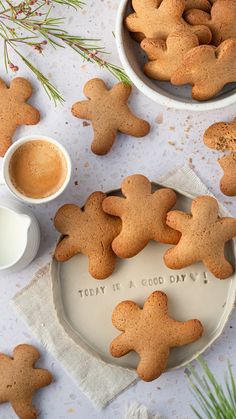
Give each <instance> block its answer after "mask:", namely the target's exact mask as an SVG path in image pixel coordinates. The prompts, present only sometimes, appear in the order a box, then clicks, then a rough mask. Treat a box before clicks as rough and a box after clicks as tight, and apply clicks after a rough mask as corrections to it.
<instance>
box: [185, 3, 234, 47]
mask: <svg viewBox="0 0 236 419" xmlns="http://www.w3.org/2000/svg"><path fill="white" fill-rule="evenodd" d="M184 17H185V19H186V20H187V22H188V23H190V24H191V25H205V26H207V27H208V28H209V29H210V30H211V33H212V43H213V44H214V45H219V44H220V43H221V42H223V41H225V40H226V39H229V38H236V25H235V22H236V0H217V1H216V2H215V3H214V4H213V6H212V8H211V11H210V14H209V13H207V12H205V11H203V10H197V9H192V10H188V11H187V12H186V13H185V15H184Z"/></svg>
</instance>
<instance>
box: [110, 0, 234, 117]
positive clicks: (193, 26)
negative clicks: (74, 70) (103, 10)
mask: <svg viewBox="0 0 236 419" xmlns="http://www.w3.org/2000/svg"><path fill="white" fill-rule="evenodd" d="M235 18H236V0H216V1H213V0H132V1H130V0H121V2H120V6H119V9H118V12H117V21H116V43H117V49H118V53H119V57H120V60H121V62H122V65H123V67H124V69H125V71H126V73H127V75H128V76H129V78H130V80H131V81H132V82H133V83H134V85H135V86H136V87H137V88H138V89H139V90H140V91H141V92H142V93H144V94H145V95H146V96H148V97H149V98H150V99H152V100H153V101H155V102H157V103H160V104H161V105H164V106H167V107H172V108H176V109H188V110H195V111H206V110H213V109H220V108H223V107H226V106H229V105H231V104H233V103H235V102H236V26H235Z"/></svg>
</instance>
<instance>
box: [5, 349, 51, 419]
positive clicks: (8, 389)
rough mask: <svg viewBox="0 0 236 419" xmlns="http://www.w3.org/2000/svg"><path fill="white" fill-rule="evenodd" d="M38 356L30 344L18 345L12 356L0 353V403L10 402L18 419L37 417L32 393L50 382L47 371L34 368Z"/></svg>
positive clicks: (33, 418)
mask: <svg viewBox="0 0 236 419" xmlns="http://www.w3.org/2000/svg"><path fill="white" fill-rule="evenodd" d="M39 357H40V355H39V352H38V351H37V349H36V348H34V347H33V346H31V345H18V346H17V347H16V348H15V349H14V352H13V358H10V357H9V356H7V355H4V354H0V376H1V380H0V403H7V402H9V403H11V405H12V407H13V409H14V411H15V412H16V414H17V415H18V417H19V418H20V419H35V418H36V417H37V411H36V409H35V408H34V406H33V403H32V398H33V395H34V393H35V391H36V390H38V389H39V388H42V387H45V386H48V385H49V384H50V383H51V382H52V375H51V374H50V372H49V371H47V370H43V369H39V368H35V363H36V362H37V361H38V359H39Z"/></svg>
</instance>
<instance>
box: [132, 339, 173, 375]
mask: <svg viewBox="0 0 236 419" xmlns="http://www.w3.org/2000/svg"><path fill="white" fill-rule="evenodd" d="M168 357H169V349H168V348H166V347H162V348H157V349H156V351H155V352H151V353H150V352H148V351H147V352H144V353H142V354H141V355H140V362H139V364H138V368H137V373H138V376H139V377H140V378H141V379H142V380H144V381H152V380H155V379H156V378H158V377H159V376H160V375H161V374H162V373H163V371H165V369H166V366H167V361H168Z"/></svg>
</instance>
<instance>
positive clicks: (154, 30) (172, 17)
mask: <svg viewBox="0 0 236 419" xmlns="http://www.w3.org/2000/svg"><path fill="white" fill-rule="evenodd" d="M132 5H133V8H134V10H135V13H132V14H130V15H129V16H127V18H126V19H125V24H126V26H127V28H128V30H129V31H130V32H138V33H140V32H141V33H142V34H144V36H145V38H158V39H163V40H166V38H167V37H168V35H170V34H171V33H172V32H177V31H182V30H188V31H189V32H191V33H195V35H197V36H198V39H199V42H200V43H204V44H208V43H209V42H210V41H211V31H210V30H209V28H208V27H207V26H192V25H189V24H188V23H187V22H186V21H185V20H184V19H183V17H182V15H183V13H184V10H185V6H186V4H185V0H163V1H162V2H161V3H160V2H159V1H157V0H133V1H132Z"/></svg>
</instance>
